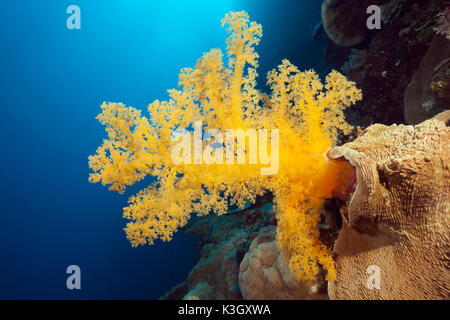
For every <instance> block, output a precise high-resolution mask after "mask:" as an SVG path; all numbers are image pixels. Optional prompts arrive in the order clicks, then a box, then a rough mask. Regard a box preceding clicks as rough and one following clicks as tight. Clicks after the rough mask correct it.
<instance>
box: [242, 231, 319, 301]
mask: <svg viewBox="0 0 450 320" xmlns="http://www.w3.org/2000/svg"><path fill="white" fill-rule="evenodd" d="M239 286H240V289H241V292H242V296H243V298H244V299H246V300H279V299H281V300H311V299H314V300H317V299H327V298H328V296H327V293H326V282H325V277H324V274H323V273H321V274H320V275H319V276H318V277H317V279H315V280H307V281H299V280H297V279H296V278H295V274H294V273H292V271H291V270H290V269H289V264H288V261H287V260H286V258H285V257H284V255H283V254H282V253H281V252H280V251H279V249H278V246H277V242H276V227H275V226H269V227H265V228H263V229H262V230H261V231H260V232H258V233H257V237H256V238H255V239H254V240H253V241H252V244H251V245H250V248H249V251H248V252H247V254H246V255H245V257H244V259H243V260H242V263H241V265H240V268H239Z"/></svg>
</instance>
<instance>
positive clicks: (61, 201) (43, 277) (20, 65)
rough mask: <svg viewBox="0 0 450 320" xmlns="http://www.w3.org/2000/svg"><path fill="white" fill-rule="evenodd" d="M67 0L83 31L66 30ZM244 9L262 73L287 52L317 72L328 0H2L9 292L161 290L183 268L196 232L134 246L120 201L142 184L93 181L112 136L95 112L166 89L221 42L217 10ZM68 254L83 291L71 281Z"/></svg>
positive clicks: (0, 168) (127, 294)
mask: <svg viewBox="0 0 450 320" xmlns="http://www.w3.org/2000/svg"><path fill="white" fill-rule="evenodd" d="M71 4H76V5H78V6H79V7H80V9H81V29H80V30H69V29H68V28H67V27H66V19H67V17H68V16H69V15H68V14H67V13H66V8H67V7H68V6H69V5H71ZM240 10H246V11H247V12H248V13H249V16H250V18H251V19H252V20H253V21H257V22H258V23H261V24H262V26H263V38H262V41H261V43H260V45H259V46H258V48H257V51H258V53H259V54H260V59H259V62H260V67H259V69H258V72H259V73H260V75H261V76H260V79H261V78H262V80H264V78H265V74H266V73H267V71H268V70H269V69H271V68H273V67H275V66H276V65H278V64H279V63H280V62H281V60H282V59H284V58H288V59H290V61H291V62H292V63H293V64H295V65H296V66H298V68H299V69H300V70H304V69H309V68H315V69H316V70H317V71H320V68H321V64H322V62H321V57H322V50H323V44H321V43H320V42H316V41H314V39H313V30H314V27H315V26H316V24H317V23H318V22H319V20H320V2H319V1H314V0H309V1H294V0H291V1H289V0H285V1H270V0H265V1H261V0H258V1H256V0H253V1H238V0H235V1H231V0H230V1H137V0H135V1H118V0H116V1H100V0H95V1H78V0H77V1H59V0H58V1H57V0H47V1H32V0H28V1H27V0H20V1H5V2H2V4H1V8H0V40H1V50H0V66H1V72H0V79H1V80H0V82H1V89H0V103H1V106H2V107H1V110H2V114H1V117H0V131H1V136H2V137H3V139H2V141H3V146H2V152H1V154H2V157H1V160H0V163H1V165H0V172H1V173H0V176H1V180H2V183H1V187H0V188H1V190H0V199H1V203H2V208H1V215H0V219H1V223H0V299H72V298H76V299H79V298H81V299H92V298H95V299H156V298H159V297H160V296H161V295H163V294H164V293H165V292H166V291H167V290H169V289H170V288H171V287H172V286H174V285H176V284H177V283H179V282H180V281H183V280H184V279H185V278H186V276H187V274H188V273H189V271H190V270H191V268H192V267H193V265H194V264H195V263H196V261H197V241H198V239H196V238H195V237H193V236H191V237H187V236H185V235H183V233H181V232H178V233H177V234H176V235H175V239H174V240H172V241H171V242H167V243H166V242H165V243H163V242H161V241H158V242H156V243H155V245H153V246H144V247H137V248H132V247H131V245H130V243H129V241H128V240H127V239H126V237H125V234H124V232H123V230H122V228H123V227H124V224H125V222H124V219H123V218H122V208H123V207H124V206H125V205H126V202H127V198H128V197H129V196H130V195H132V194H134V193H135V192H136V191H137V190H139V188H140V187H142V185H143V184H142V183H141V184H137V185H135V186H133V187H132V188H130V189H128V190H127V191H126V193H125V194H124V195H119V194H117V193H114V192H110V191H108V190H107V188H104V187H102V186H101V185H97V184H95V185H94V184H90V183H88V180H87V178H88V175H89V168H88V165H87V157H88V155H90V154H92V153H93V152H95V149H96V148H97V145H98V144H99V143H100V142H101V141H102V139H103V138H104V137H105V134H104V128H103V127H102V126H101V125H100V124H99V123H98V122H97V120H96V119H95V116H96V115H97V114H98V113H99V112H100V105H101V103H102V102H103V101H118V102H119V101H123V102H125V103H127V104H128V105H132V106H134V107H137V108H140V109H145V108H146V106H147V105H148V104H149V103H150V102H152V101H153V100H155V99H165V98H167V93H166V90H167V89H168V88H173V87H176V84H177V81H178V72H179V70H180V69H181V68H183V67H187V66H193V65H195V62H196V61H197V59H198V57H199V56H200V55H201V54H202V53H203V52H205V51H207V50H209V49H210V48H213V47H219V48H222V50H223V51H225V38H226V37H227V34H226V31H225V30H224V29H222V28H221V25H220V19H222V18H223V16H224V15H225V13H227V12H229V11H240ZM322 68H323V66H322ZM262 80H260V81H259V83H260V85H261V84H264V83H265V80H264V81H262ZM72 264H75V265H79V266H80V269H81V274H82V290H68V289H67V287H66V279H67V276H68V275H67V274H66V268H67V266H69V265H72Z"/></svg>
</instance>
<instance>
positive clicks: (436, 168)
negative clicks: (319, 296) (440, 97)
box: [328, 111, 450, 299]
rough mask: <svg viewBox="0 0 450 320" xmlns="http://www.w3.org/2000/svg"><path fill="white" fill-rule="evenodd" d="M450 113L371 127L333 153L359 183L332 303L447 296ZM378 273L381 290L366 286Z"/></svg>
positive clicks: (340, 243) (338, 257)
mask: <svg viewBox="0 0 450 320" xmlns="http://www.w3.org/2000/svg"><path fill="white" fill-rule="evenodd" d="M449 125H450V111H445V112H443V113H441V114H439V115H437V116H436V117H434V118H432V119H430V120H427V121H425V122H423V123H421V124H419V125H416V126H415V127H413V126H405V125H392V126H389V127H388V126H384V125H381V124H375V125H373V126H370V127H369V128H367V129H366V130H365V131H364V132H363V133H362V135H360V136H359V137H358V138H357V139H356V140H355V141H353V142H350V143H347V144H345V145H343V146H340V147H334V148H333V149H332V150H331V151H330V157H331V158H336V159H338V158H341V157H344V158H345V159H346V160H348V161H349V162H350V163H351V165H353V166H354V167H355V168H356V174H357V184H356V189H355V190H354V192H353V195H352V197H351V199H350V201H349V203H348V204H347V206H346V208H345V210H342V220H343V223H342V229H341V231H340V233H339V236H338V238H337V241H336V243H335V246H334V251H333V256H334V258H335V263H336V270H337V278H336V280H335V281H333V282H329V283H328V292H329V295H330V298H332V299H448V298H449V297H450V281H449V279H450V268H449V266H450V258H449V252H450V247H449V244H450V169H449V163H450V154H449V152H448V142H449V141H450V127H449ZM371 265H376V266H378V267H379V268H380V270H381V273H380V276H381V286H380V289H370V288H369V287H368V286H366V280H367V279H368V274H367V272H366V270H367V268H368V267H369V266H371Z"/></svg>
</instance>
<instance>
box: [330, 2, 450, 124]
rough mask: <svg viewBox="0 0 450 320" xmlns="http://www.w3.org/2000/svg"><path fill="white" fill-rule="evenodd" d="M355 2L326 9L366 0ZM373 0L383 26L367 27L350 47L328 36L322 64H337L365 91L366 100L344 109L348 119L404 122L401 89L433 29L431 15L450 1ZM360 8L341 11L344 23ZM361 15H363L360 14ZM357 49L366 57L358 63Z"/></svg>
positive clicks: (351, 19)
mask: <svg viewBox="0 0 450 320" xmlns="http://www.w3.org/2000/svg"><path fill="white" fill-rule="evenodd" d="M356 2H357V1H352V0H346V1H345V0H342V1H338V5H336V9H334V8H333V7H330V9H329V10H330V11H333V10H335V11H336V12H335V13H331V14H335V15H338V14H339V12H342V14H344V12H343V11H342V10H341V9H340V6H344V4H345V3H347V5H348V6H350V3H355V7H354V8H357V7H358V6H363V4H364V1H362V2H360V4H356ZM371 4H373V3H371ZM376 4H378V5H379V6H380V8H381V18H382V22H383V24H382V27H381V30H378V31H377V32H370V33H369V34H368V35H366V37H365V39H364V41H362V42H361V43H360V44H358V45H357V47H356V48H353V49H350V48H348V47H339V46H337V45H336V44H335V42H333V41H332V40H330V41H328V43H327V45H326V50H325V56H324V62H325V63H327V64H329V65H330V66H331V67H333V68H336V69H337V68H341V70H342V71H343V72H344V73H346V75H347V77H348V78H349V79H350V80H352V81H355V82H356V83H357V86H358V87H359V88H361V89H362V91H363V92H364V100H362V101H359V102H357V103H355V104H354V105H352V106H350V107H349V108H347V109H346V110H345V115H346V119H347V121H348V122H349V123H351V124H352V125H358V126H361V127H367V126H369V125H371V124H374V123H382V124H386V125H390V124H393V123H405V118H404V114H403V112H404V93H405V89H406V87H407V86H408V84H409V83H410V82H411V80H412V78H413V76H414V73H415V72H416V71H417V69H418V68H419V65H420V63H421V61H422V59H423V57H424V56H425V54H426V52H427V50H428V49H429V46H430V44H431V40H432V39H433V37H434V35H435V34H436V31H435V19H434V17H436V16H437V14H438V13H440V12H444V11H445V8H446V6H448V4H447V5H446V4H445V3H444V1H441V0H429V1H424V0H422V1H421V0H418V1H404V0H390V1H379V2H377V3H376ZM358 10H360V11H357V10H356V11H357V12H356V11H355V9H353V8H349V9H348V11H349V13H348V14H347V13H346V15H345V16H344V17H345V19H347V20H348V21H347V22H346V24H347V25H352V23H353V24H355V25H356V24H357V23H358V21H359V20H358V19H360V17H358V16H357V15H359V16H361V12H365V9H364V8H363V7H361V8H360V9H358ZM363 16H365V17H367V15H364V14H363ZM355 29H358V28H355ZM446 47H448V45H446ZM355 50H362V51H364V55H365V60H366V62H365V64H364V65H360V66H358V63H356V62H357V61H355V59H356V58H357V56H358V55H359V52H358V51H355ZM355 52H356V53H355ZM361 53H362V52H361ZM361 58H362V56H361ZM358 59H359V58H358ZM440 84H442V82H440ZM442 88H444V87H442ZM441 92H443V90H441ZM430 116H432V114H430Z"/></svg>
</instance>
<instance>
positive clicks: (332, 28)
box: [322, 0, 373, 47]
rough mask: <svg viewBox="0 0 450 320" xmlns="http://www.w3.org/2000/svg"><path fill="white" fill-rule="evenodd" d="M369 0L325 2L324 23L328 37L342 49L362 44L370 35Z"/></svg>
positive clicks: (334, 0) (333, 0) (329, 0)
mask: <svg viewBox="0 0 450 320" xmlns="http://www.w3.org/2000/svg"><path fill="white" fill-rule="evenodd" d="M371 4H373V3H372V2H371V1H367V0H363V1H361V0H356V1H355V0H325V1H324V2H323V3H322V23H323V28H324V29H325V32H326V33H327V35H328V37H329V38H330V39H331V40H332V41H333V42H334V43H336V44H337V45H338V46H341V47H352V46H355V45H357V44H359V43H361V42H362V41H363V40H364V38H365V37H366V35H367V33H368V29H367V27H366V15H365V12H366V9H367V7H368V6H369V5H371Z"/></svg>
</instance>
